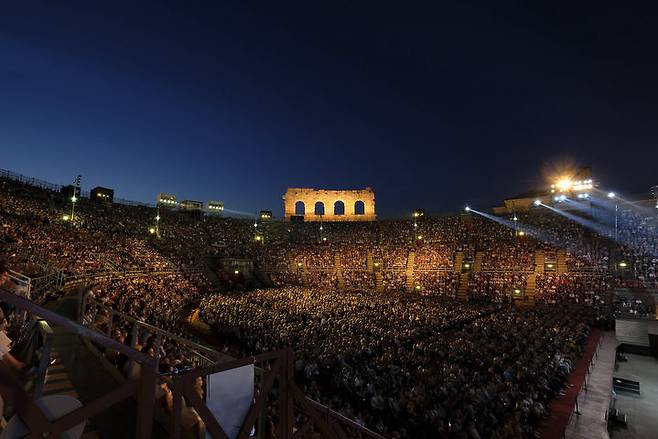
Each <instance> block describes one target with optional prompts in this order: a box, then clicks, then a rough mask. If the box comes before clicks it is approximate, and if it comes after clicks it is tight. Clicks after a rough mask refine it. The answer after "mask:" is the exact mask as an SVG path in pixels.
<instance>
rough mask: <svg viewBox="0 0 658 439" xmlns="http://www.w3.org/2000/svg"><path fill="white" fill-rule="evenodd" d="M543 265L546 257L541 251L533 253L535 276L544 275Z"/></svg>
mask: <svg viewBox="0 0 658 439" xmlns="http://www.w3.org/2000/svg"><path fill="white" fill-rule="evenodd" d="M544 265H546V255H545V254H544V251H543V250H537V251H536V252H535V274H544Z"/></svg>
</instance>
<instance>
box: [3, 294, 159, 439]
mask: <svg viewBox="0 0 658 439" xmlns="http://www.w3.org/2000/svg"><path fill="white" fill-rule="evenodd" d="M0 301H4V302H7V303H9V304H11V305H14V306H15V307H16V308H18V309H20V310H21V311H25V312H27V313H29V314H31V315H33V316H36V317H38V318H40V319H43V320H45V321H46V322H48V325H49V326H50V327H59V328H62V329H64V330H66V331H69V332H71V333H74V334H77V335H79V336H80V337H83V338H86V339H88V340H90V341H93V342H94V343H96V344H98V345H100V346H104V347H106V348H109V349H112V350H115V351H117V352H120V353H122V354H124V355H126V356H127V357H128V358H129V359H131V360H133V361H135V362H137V363H139V364H140V365H141V372H140V377H139V379H138V380H137V381H129V382H126V383H125V384H123V385H121V386H119V387H117V388H115V389H113V390H111V391H110V392H108V393H106V394H104V395H102V396H100V397H99V398H97V399H95V400H93V401H91V402H87V403H84V404H83V405H82V406H81V407H79V408H77V409H75V410H73V411H72V412H70V413H68V414H66V415H64V416H62V417H60V418H58V419H54V420H52V421H49V420H48V418H47V416H46V414H45V413H44V411H43V410H41V408H39V406H38V405H37V404H36V403H35V401H34V399H33V397H32V396H30V395H29V394H28V393H27V392H26V391H25V389H24V387H23V385H22V383H21V382H20V381H19V380H18V379H17V377H15V376H13V375H12V374H9V373H7V372H6V371H3V372H0V394H1V395H2V398H3V399H4V400H5V401H11V402H12V403H13V407H14V410H15V413H16V415H17V416H18V417H19V418H20V419H21V421H22V422H23V424H25V426H27V428H28V429H29V432H30V433H29V434H28V436H27V437H60V435H62V434H63V433H64V432H66V431H68V430H70V429H71V428H73V427H75V426H76V425H78V424H80V423H81V422H84V421H85V420H87V419H89V418H91V417H93V416H95V415H98V414H99V413H101V412H104V411H106V410H107V409H109V408H110V407H112V406H113V405H115V404H117V403H119V402H121V401H123V400H125V399H127V398H130V397H133V396H134V397H135V398H136V399H137V422H136V432H135V437H137V438H140V439H150V437H151V433H152V427H153V421H152V420H153V405H154V398H153V389H154V388H155V367H156V362H155V359H154V358H152V357H150V356H148V355H145V354H142V353H140V352H137V351H136V350H134V349H131V348H130V347H128V346H125V345H124V344H121V343H118V342H116V341H114V340H112V339H111V338H108V337H107V336H105V335H103V334H100V333H98V332H96V331H93V330H91V329H88V328H85V327H84V326H82V325H79V324H78V323H75V322H73V321H71V320H69V319H67V318H65V317H62V316H60V315H58V314H56V313H55V312H53V311H50V310H48V309H45V308H43V307H41V306H39V305H37V304H35V303H33V302H30V301H29V300H27V299H25V298H23V297H20V296H17V295H15V294H13V293H11V292H9V291H6V290H4V289H0ZM38 391H39V392H40V391H41V390H40V389H38ZM37 396H38V395H37Z"/></svg>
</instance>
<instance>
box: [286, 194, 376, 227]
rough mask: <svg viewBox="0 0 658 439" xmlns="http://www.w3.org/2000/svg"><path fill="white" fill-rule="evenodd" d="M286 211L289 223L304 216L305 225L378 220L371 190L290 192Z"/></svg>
mask: <svg viewBox="0 0 658 439" xmlns="http://www.w3.org/2000/svg"><path fill="white" fill-rule="evenodd" d="M302 206H303V209H302ZM283 207H284V212H285V216H286V221H290V217H291V216H293V215H301V216H303V217H304V221H375V220H376V219H377V214H376V212H375V193H374V192H373V191H372V189H370V188H369V187H367V188H365V189H361V190H349V191H339V190H325V189H310V188H288V190H287V191H286V193H285V195H284V196H283ZM302 212H303V213H302Z"/></svg>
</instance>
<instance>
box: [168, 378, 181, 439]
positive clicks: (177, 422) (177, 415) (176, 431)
mask: <svg viewBox="0 0 658 439" xmlns="http://www.w3.org/2000/svg"><path fill="white" fill-rule="evenodd" d="M173 387H174V388H173V389H172V397H173V399H174V404H173V410H174V413H172V416H171V422H172V426H171V437H172V439H180V434H181V411H182V409H183V407H182V400H181V399H182V398H183V389H182V387H183V379H182V378H181V377H175V378H174V386H173Z"/></svg>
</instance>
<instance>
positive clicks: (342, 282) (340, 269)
mask: <svg viewBox="0 0 658 439" xmlns="http://www.w3.org/2000/svg"><path fill="white" fill-rule="evenodd" d="M334 266H335V267H336V279H337V280H338V290H339V291H344V290H345V279H343V266H342V265H341V262H340V253H338V252H336V254H335V255H334Z"/></svg>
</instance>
